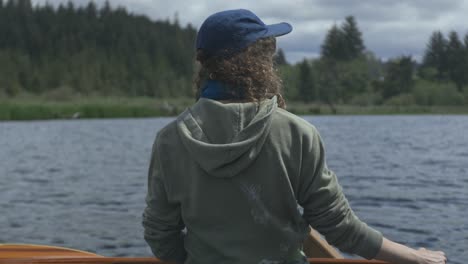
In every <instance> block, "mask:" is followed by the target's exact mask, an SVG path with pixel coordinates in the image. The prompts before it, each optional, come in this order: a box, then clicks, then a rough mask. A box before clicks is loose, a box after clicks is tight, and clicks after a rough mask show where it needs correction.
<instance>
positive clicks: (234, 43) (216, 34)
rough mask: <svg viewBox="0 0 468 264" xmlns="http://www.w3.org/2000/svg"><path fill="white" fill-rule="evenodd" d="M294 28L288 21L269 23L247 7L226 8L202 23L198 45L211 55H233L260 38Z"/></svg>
mask: <svg viewBox="0 0 468 264" xmlns="http://www.w3.org/2000/svg"><path fill="white" fill-rule="evenodd" d="M291 31H292V26H291V25H290V24H288V23H286V22H283V23H278V24H272V25H265V23H263V21H262V20H260V18H258V17H257V16H256V15H255V14H254V13H252V12H251V11H249V10H246V9H236V10H226V11H222V12H218V13H215V14H213V15H211V16H209V17H208V18H207V19H206V20H205V22H203V24H202V25H201V27H200V30H199V31H198V35H197V42H196V47H197V49H202V50H203V51H204V52H205V53H206V54H207V55H208V56H229V55H232V54H234V53H236V52H239V51H241V50H242V49H244V48H246V47H247V46H248V45H250V44H252V43H254V42H255V41H257V40H258V39H261V38H266V37H278V36H282V35H286V34H288V33H289V32H291Z"/></svg>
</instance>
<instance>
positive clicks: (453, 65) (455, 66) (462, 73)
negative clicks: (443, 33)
mask: <svg viewBox="0 0 468 264" xmlns="http://www.w3.org/2000/svg"><path fill="white" fill-rule="evenodd" d="M466 64H467V63H466V58H465V47H464V45H463V43H462V42H461V41H460V38H459V37H458V33H457V32H456V31H452V32H450V34H449V42H448V45H447V65H448V74H449V78H450V80H451V81H453V82H454V83H455V84H456V85H457V88H458V90H459V91H462V89H463V86H464V85H465V84H466V83H467V78H466V75H467V74H468V72H467V68H466V66H467V65H466Z"/></svg>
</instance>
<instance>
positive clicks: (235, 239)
mask: <svg viewBox="0 0 468 264" xmlns="http://www.w3.org/2000/svg"><path fill="white" fill-rule="evenodd" d="M276 104H277V102H276V97H274V98H273V99H270V100H264V101H262V102H261V103H260V104H256V103H230V104H223V103H220V102H217V101H214V100H210V99H201V100H199V101H198V102H197V104H195V105H194V106H193V107H191V108H190V109H189V110H187V111H185V112H184V113H183V114H182V115H181V116H179V117H178V119H177V121H175V122H173V123H171V124H169V125H168V126H167V127H165V128H164V129H163V130H162V131H160V132H159V135H158V138H157V140H156V145H155V150H154V151H155V155H157V156H159V159H158V162H159V164H157V166H158V170H160V172H159V174H158V176H159V177H160V181H161V183H164V186H165V189H164V192H165V194H166V195H167V199H168V201H169V203H170V204H172V205H171V206H169V207H166V208H165V209H164V211H163V212H160V213H161V214H162V213H166V214H167V217H175V218H182V216H183V221H184V224H185V226H186V227H187V235H186V240H185V249H186V250H187V252H188V258H187V261H186V262H185V263H306V260H305V258H304V256H303V254H302V252H301V246H302V242H303V240H304V238H305V236H306V235H307V234H308V233H309V232H308V231H309V228H308V226H309V223H310V222H313V223H314V224H316V226H318V227H319V231H322V233H324V234H325V235H326V236H327V237H328V238H330V239H332V240H333V239H334V240H335V242H336V243H335V244H338V245H339V246H341V247H342V248H344V249H347V250H348V251H353V252H355V253H359V254H360V255H367V256H369V257H372V256H374V255H375V254H376V252H377V250H378V249H379V248H378V247H379V246H380V243H381V236H380V234H379V233H377V232H375V231H373V230H371V229H368V228H367V227H366V226H365V225H364V224H363V223H361V222H360V221H358V220H357V219H355V217H354V215H353V213H352V211H350V210H348V206H347V203H346V200H345V199H344V197H343V195H342V194H341V190H340V189H339V186H337V185H336V181H335V178H334V175H333V174H331V173H327V172H324V170H326V168H325V167H324V158H323V157H324V156H323V151H322V148H321V145H320V144H321V143H320V139H319V136H318V133H317V132H316V130H315V129H314V127H313V126H311V125H310V124H308V123H307V122H305V121H304V120H302V119H300V118H298V117H296V116H294V115H292V114H290V113H288V112H286V111H284V110H282V109H278V108H277V106H276ZM175 160H176V161H177V162H174V161H175ZM304 163H307V164H304ZM168 172H170V173H168ZM320 186H327V189H326V190H325V189H323V188H320ZM156 188H157V187H156ZM156 196H157V195H155V197H156ZM150 202H154V203H157V201H150ZM298 202H299V204H300V205H302V206H303V207H304V216H305V218H303V217H302V215H301V214H300V213H299V211H298V208H297V203H298ZM178 207H180V208H178ZM174 210H175V211H178V212H180V214H181V215H182V216H181V215H174V214H173V213H171V212H172V211H174ZM322 212H327V213H326V214H322ZM168 213H169V214H168ZM307 218H308V219H307ZM177 220H178V219H168V221H170V222H177ZM346 221H348V222H351V223H346V224H345V225H344V224H343V222H346ZM176 228H177V227H176ZM178 228H180V227H178ZM343 228H345V229H346V230H342V229H343ZM361 229H368V230H361ZM179 231H180V229H179ZM153 232H157V230H153ZM344 232H346V233H347V234H346V235H344V236H342V235H341V234H342V233H344ZM338 238H339V239H338ZM353 240H354V241H356V240H357V241H359V243H355V244H353V245H349V243H348V241H353ZM157 243H159V244H161V243H164V244H165V245H166V246H169V243H170V242H167V241H164V240H159V241H157ZM351 246H352V247H351Z"/></svg>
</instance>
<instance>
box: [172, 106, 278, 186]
mask: <svg viewBox="0 0 468 264" xmlns="http://www.w3.org/2000/svg"><path fill="white" fill-rule="evenodd" d="M276 109H277V103H276V97H273V98H272V99H266V100H263V101H261V102H260V103H255V102H249V103H227V104H224V103H221V102H218V101H215V100H211V99H206V98H201V99H200V100H199V101H198V102H197V103H196V104H195V105H193V106H192V107H190V108H188V109H187V110H185V112H183V113H182V114H181V115H180V116H179V117H178V118H177V131H178V133H179V137H180V138H181V140H182V142H183V144H184V146H185V148H186V149H187V151H188V153H189V154H190V156H191V158H192V159H193V160H195V161H196V162H197V163H198V165H199V166H200V167H201V168H202V169H203V170H204V171H206V172H207V173H208V174H210V175H212V176H215V177H223V178H226V177H233V176H235V175H237V174H239V173H240V172H241V171H242V170H244V169H246V168H247V167H248V166H249V165H250V164H251V163H252V162H253V161H254V160H255V159H256V157H257V156H258V154H259V153H260V151H261V150H262V147H263V144H264V143H265V139H266V138H267V136H268V134H269V132H270V126H271V121H272V117H273V113H274V112H275V111H276Z"/></svg>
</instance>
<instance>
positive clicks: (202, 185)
mask: <svg viewBox="0 0 468 264" xmlns="http://www.w3.org/2000/svg"><path fill="white" fill-rule="evenodd" d="M291 30H292V28H291V26H290V25H289V24H286V23H280V24H275V25H270V26H267V25H265V24H263V22H261V20H260V19H259V18H258V17H256V16H255V15H254V14H253V13H251V12H250V11H247V10H230V11H225V12H220V13H216V14H214V15H212V16H210V17H209V18H208V19H207V20H206V21H205V22H204V24H203V25H202V27H201V28H200V31H199V34H198V38H197V49H198V51H197V59H198V61H199V62H200V63H201V69H200V72H199V76H198V81H197V88H198V93H197V99H198V101H197V103H196V104H195V105H193V106H192V107H190V108H189V109H187V110H186V111H185V112H184V113H182V114H181V115H180V116H178V118H177V120H175V121H174V122H171V123H170V124H169V125H167V126H166V127H165V128H163V129H162V130H161V131H159V133H158V136H157V138H156V141H155V144H154V146H153V153H152V158H151V166H150V171H149V175H148V195H147V201H146V202H147V208H146V209H145V212H144V218H143V225H144V228H145V239H146V241H147V242H148V244H149V245H150V247H151V249H152V251H153V252H154V254H155V255H156V256H157V257H159V258H162V259H164V260H170V261H176V262H177V263H188V264H194V263H196V264H210V263H213V264H214V263H232V264H241V263H242V264H248V263H307V261H306V259H305V257H304V255H303V254H302V251H301V247H302V243H303V240H304V238H305V236H306V235H307V234H308V231H309V225H311V226H312V227H313V228H315V229H316V230H317V231H319V232H320V233H322V234H323V235H324V236H325V237H326V239H327V240H328V241H329V242H330V243H331V244H333V245H335V246H337V247H338V248H340V249H341V250H343V251H345V252H348V253H355V254H358V255H360V256H363V257H366V258H368V259H371V258H374V257H376V258H378V259H382V260H387V261H393V260H396V261H398V262H401V263H417V262H418V261H419V263H429V262H428V261H424V260H425V258H426V259H427V260H430V261H433V260H435V261H434V262H430V263H443V262H445V257H444V256H443V254H442V253H436V252H431V251H427V252H426V251H424V252H421V251H414V250H411V249H409V248H406V247H404V246H402V245H399V244H396V243H393V242H391V241H389V240H387V239H385V238H383V237H382V235H381V234H380V233H379V232H377V231H375V230H374V229H372V228H370V227H368V226H367V225H366V224H365V223H363V222H361V221H360V220H359V219H358V218H357V217H356V216H355V215H354V213H353V211H352V210H351V208H350V207H349V204H348V202H347V200H346V199H345V197H344V195H343V193H342V190H341V187H340V186H339V184H338V182H337V180H336V176H335V175H334V174H333V173H332V172H331V171H330V170H328V168H327V167H326V163H325V154H324V148H323V145H322V143H321V140H320V137H319V135H318V132H317V131H316V129H315V128H314V127H313V126H312V125H311V124H309V123H307V122H306V121H304V120H302V119H301V118H299V117H297V116H295V115H293V114H290V113H289V112H287V111H286V110H284V109H283V108H285V102H284V100H283V98H282V96H281V93H280V91H281V81H280V79H279V78H278V77H277V76H276V73H275V71H274V69H273V58H272V57H273V54H274V52H275V39H274V38H273V37H275V36H280V35H284V34H287V33H289V32H290V31H291ZM298 204H299V205H301V206H302V207H303V212H302V213H301V212H299V210H298ZM184 228H186V232H183V229H184Z"/></svg>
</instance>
